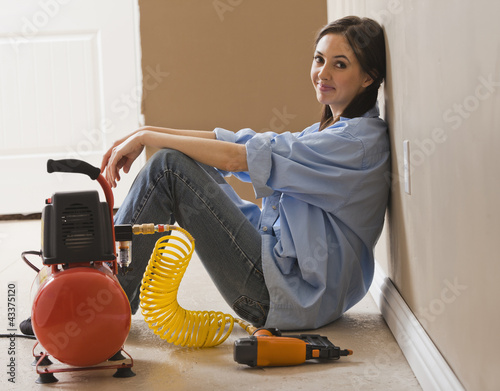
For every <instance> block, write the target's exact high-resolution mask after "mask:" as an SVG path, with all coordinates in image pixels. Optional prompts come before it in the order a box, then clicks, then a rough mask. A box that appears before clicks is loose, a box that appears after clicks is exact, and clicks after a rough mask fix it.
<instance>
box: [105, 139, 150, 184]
mask: <svg viewBox="0 0 500 391" xmlns="http://www.w3.org/2000/svg"><path fill="white" fill-rule="evenodd" d="M145 132H146V131H144V130H138V131H135V132H133V133H132V134H130V135H128V136H127V137H124V138H122V139H120V140H118V141H116V142H115V143H114V144H113V146H112V147H111V148H110V149H109V150H108V151H107V152H106V153H105V154H104V156H103V159H102V164H101V172H104V170H106V174H105V177H106V180H107V181H108V183H109V185H110V186H111V187H116V185H117V181H119V180H120V170H121V169H123V172H124V173H128V172H129V171H130V167H131V166H132V163H133V162H134V161H135V160H136V159H137V157H139V155H140V154H141V152H142V151H143V149H144V144H143V142H142V138H143V136H144V133H145Z"/></svg>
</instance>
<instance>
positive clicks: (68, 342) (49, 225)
mask: <svg viewBox="0 0 500 391" xmlns="http://www.w3.org/2000/svg"><path fill="white" fill-rule="evenodd" d="M47 172H49V173H52V172H68V173H80V174H85V175H88V176H89V177H90V178H91V179H93V180H97V181H98V182H99V184H100V185H101V187H102V189H103V191H104V193H105V196H106V202H101V201H100V199H99V194H98V192H97V191H96V190H91V191H78V192H59V193H54V194H53V195H52V197H51V198H49V199H48V200H47V201H46V204H47V205H46V206H45V207H44V209H43V210H42V251H41V252H40V255H41V257H42V260H43V264H44V265H45V266H44V267H43V268H42V269H41V270H40V271H39V273H38V275H37V277H36V279H35V282H34V285H33V287H32V297H33V305H32V310H31V323H32V326H33V331H34V333H35V336H36V338H37V339H38V342H39V343H40V344H41V345H42V347H43V348H45V350H46V351H47V353H48V354H49V355H51V356H53V357H54V358H56V359H58V360H59V361H60V362H62V363H65V364H69V365H74V366H80V367H88V366H92V365H96V364H99V363H102V362H104V361H106V360H108V359H109V358H111V357H113V356H114V355H115V354H116V353H118V352H119V351H120V350H121V348H122V346H123V344H124V342H125V339H126V338H127V335H128V332H129V330H130V323H131V311H130V304H129V302H128V299H127V296H126V294H125V292H124V291H123V289H122V288H121V286H120V283H119V282H118V279H117V277H116V274H117V271H118V266H117V265H118V264H117V260H116V251H115V243H114V242H115V241H114V239H115V233H114V224H113V194H112V192H111V188H110V186H109V185H108V183H107V182H106V180H105V179H104V177H103V176H102V175H101V173H100V169H99V168H97V167H94V166H92V165H90V164H88V163H86V162H84V161H81V160H74V159H63V160H57V161H55V160H52V159H49V160H48V161H47ZM110 267H111V268H110Z"/></svg>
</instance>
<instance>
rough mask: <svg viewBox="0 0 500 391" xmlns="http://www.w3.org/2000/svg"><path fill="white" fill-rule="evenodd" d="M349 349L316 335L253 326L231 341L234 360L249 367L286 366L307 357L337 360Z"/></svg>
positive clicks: (297, 362)
mask: <svg viewBox="0 0 500 391" xmlns="http://www.w3.org/2000/svg"><path fill="white" fill-rule="evenodd" d="M351 354H352V350H348V349H345V350H341V349H340V348H339V347H337V346H335V345H334V344H332V343H331V342H330V341H329V340H328V338H327V337H322V336H320V335H317V334H300V335H288V336H281V332H280V331H279V330H277V329H257V330H256V331H255V332H254V333H253V335H252V336H250V337H248V338H240V339H238V340H237V341H236V342H235V343H234V360H235V361H236V362H238V363H240V364H246V365H249V366H251V367H267V366H289V365H298V364H302V363H303V362H305V361H306V360H310V359H326V360H338V359H339V358H340V357H341V356H349V355H351Z"/></svg>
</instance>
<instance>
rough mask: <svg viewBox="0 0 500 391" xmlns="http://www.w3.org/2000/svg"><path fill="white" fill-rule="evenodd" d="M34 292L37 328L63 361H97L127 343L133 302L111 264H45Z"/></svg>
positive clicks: (77, 363) (43, 342)
mask: <svg viewBox="0 0 500 391" xmlns="http://www.w3.org/2000/svg"><path fill="white" fill-rule="evenodd" d="M32 295H34V298H33V306H32V314H31V321H32V325H33V331H34V333H35V335H36V337H37V339H38V341H39V343H40V344H41V345H42V346H43V347H44V348H45V350H46V351H47V353H49V354H50V355H52V356H53V357H54V358H56V359H58V360H59V361H60V362H62V363H66V364H69V365H75V366H91V365H95V364H99V363H101V362H104V361H106V360H108V359H109V358H110V357H112V356H113V355H114V354H115V353H117V352H118V351H119V350H120V349H121V348H122V346H123V344H124V342H125V340H126V338H127V335H128V333H129V330H130V323H131V312H130V304H129V302H128V299H127V296H126V294H125V292H124V291H123V289H122V288H121V286H120V284H119V282H118V280H117V278H116V276H115V275H114V274H113V272H112V271H111V270H110V269H109V268H108V267H107V265H106V264H99V265H95V266H88V265H87V266H81V267H72V268H70V269H66V270H63V269H59V268H58V267H57V266H50V267H48V266H45V267H43V268H42V269H41V270H40V272H39V273H38V275H37V277H36V279H35V282H34V284H33V287H32Z"/></svg>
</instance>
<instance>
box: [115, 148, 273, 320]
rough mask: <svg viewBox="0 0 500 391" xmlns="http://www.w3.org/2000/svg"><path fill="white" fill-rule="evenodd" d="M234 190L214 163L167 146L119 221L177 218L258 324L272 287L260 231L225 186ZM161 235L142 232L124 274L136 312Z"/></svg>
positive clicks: (233, 301)
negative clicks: (201, 161)
mask: <svg viewBox="0 0 500 391" xmlns="http://www.w3.org/2000/svg"><path fill="white" fill-rule="evenodd" d="M228 191H232V192H233V193H234V190H232V189H231V188H230V186H229V185H228V184H227V183H226V181H225V180H224V178H223V177H222V176H221V175H220V173H219V172H218V171H217V170H215V169H214V168H213V167H208V166H205V165H201V164H199V163H197V162H195V161H194V160H192V159H191V158H189V157H187V156H186V155H184V154H182V153H180V152H178V151H175V150H170V149H162V150H160V151H158V152H157V153H155V154H154V155H153V157H152V158H151V159H149V161H148V163H147V164H146V166H145V167H144V168H143V169H142V170H141V172H140V173H139V174H138V176H137V178H136V179H135V181H134V183H133V185H132V187H131V189H130V192H129V194H128V195H127V197H126V198H125V201H124V202H123V205H122V206H121V207H120V209H119V210H118V212H117V214H116V216H115V223H116V224H142V223H155V224H173V223H174V222H177V224H179V225H180V226H181V227H182V228H184V229H186V230H187V231H188V232H189V233H190V234H191V235H192V236H193V237H194V238H195V243H196V247H195V250H196V252H197V254H198V256H199V258H200V259H201V261H202V263H203V265H204V266H205V268H206V270H207V271H208V274H209V275H210V277H211V278H212V280H213V282H214V283H215V285H216V287H217V288H218V290H219V291H220V293H221V294H222V296H223V298H224V299H225V300H226V302H227V303H228V304H229V305H230V306H231V307H232V308H233V310H234V311H235V312H236V313H237V314H238V316H240V317H242V318H243V319H246V320H248V321H250V322H251V323H253V324H254V325H256V326H261V325H263V324H264V323H265V320H266V317H267V314H268V312H269V293H268V290H267V288H266V284H265V281H264V274H263V272H262V259H261V247H262V245H261V237H260V234H259V232H258V231H257V228H256V226H255V222H253V223H252V222H250V221H249V220H248V219H247V218H246V216H245V215H244V214H243V213H242V211H241V210H240V209H239V208H238V206H237V205H236V204H235V203H234V202H233V201H232V200H231V198H230V197H229V196H228V195H227V194H226V192H228ZM158 239H159V235H137V236H134V238H133V245H132V264H131V267H132V268H133V270H132V271H130V272H128V273H127V274H126V275H125V276H119V278H118V279H119V281H120V284H121V285H122V287H123V289H124V291H125V293H126V294H127V297H128V299H129V301H130V305H131V308H132V312H133V313H135V312H136V311H137V309H138V306H139V289H140V285H141V280H142V276H143V274H144V271H145V269H146V267H147V264H148V261H149V258H150V256H151V253H152V251H153V249H154V245H155V242H156V241H157V240H158Z"/></svg>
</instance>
